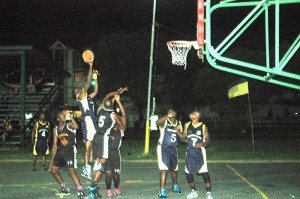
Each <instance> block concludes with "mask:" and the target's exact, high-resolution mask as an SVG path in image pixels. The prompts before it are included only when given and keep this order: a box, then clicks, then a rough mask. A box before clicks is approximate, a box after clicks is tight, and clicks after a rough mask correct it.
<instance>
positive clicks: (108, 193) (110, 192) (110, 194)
mask: <svg viewBox="0 0 300 199" xmlns="http://www.w3.org/2000/svg"><path fill="white" fill-rule="evenodd" d="M106 195H107V197H108V198H111V197H112V196H113V192H112V191H111V190H110V189H109V190H107V191H106Z"/></svg>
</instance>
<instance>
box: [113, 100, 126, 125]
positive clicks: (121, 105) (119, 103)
mask: <svg viewBox="0 0 300 199" xmlns="http://www.w3.org/2000/svg"><path fill="white" fill-rule="evenodd" d="M114 99H115V100H116V102H117V103H118V105H119V108H120V111H121V114H122V117H121V121H122V123H123V124H124V126H125V128H126V125H127V117H126V112H125V109H124V106H123V104H122V102H121V99H120V95H115V96H114Z"/></svg>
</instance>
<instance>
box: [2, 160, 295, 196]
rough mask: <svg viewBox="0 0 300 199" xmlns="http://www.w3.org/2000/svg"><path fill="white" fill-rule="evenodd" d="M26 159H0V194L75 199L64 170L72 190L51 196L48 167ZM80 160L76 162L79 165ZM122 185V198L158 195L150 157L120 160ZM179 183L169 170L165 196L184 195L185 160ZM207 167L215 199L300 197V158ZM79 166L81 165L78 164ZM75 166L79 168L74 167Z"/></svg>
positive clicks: (198, 181) (200, 187)
mask: <svg viewBox="0 0 300 199" xmlns="http://www.w3.org/2000/svg"><path fill="white" fill-rule="evenodd" d="M31 164H32V162H31V161H25V162H20V161H15V162H14V161H12V162H9V161H4V162H3V161H2V162H1V166H0V179H1V181H0V198H1V199H8V198H14V199H19V198H20V199H21V198H22V199H23V198H66V199H68V198H70V199H71V198H77V195H76V194H77V191H76V189H75V186H74V183H73V182H72V180H71V178H70V177H69V176H68V172H67V171H63V172H62V174H63V178H64V179H65V181H66V183H67V185H68V186H69V187H70V189H71V195H69V196H64V197H62V196H56V192H58V191H59V186H58V184H57V183H56V182H55V181H54V178H53V177H52V175H51V174H50V173H48V171H42V170H41V168H39V167H37V171H36V172H32V171H31ZM82 164H83V163H82V162H81V163H80V165H79V166H81V165H82ZM122 166H123V167H122V174H121V176H122V177H121V190H122V191H123V196H122V197H123V198H130V199H138V198H144V199H149V198H154V199H155V198H158V197H157V193H158V190H159V172H158V167H157V163H156V162H155V161H149V162H147V161H138V162H126V161H125V162H123V165H122ZM179 166H180V167H179V169H180V170H179V186H180V188H181V191H182V194H181V195H176V194H175V193H172V192H171V181H170V175H169V176H168V181H167V186H166V188H167V192H168V198H178V199H181V198H182V199H183V198H186V195H187V194H188V193H189V187H188V184H187V181H186V178H185V175H184V163H183V162H181V163H180V165H179ZM208 166H209V172H210V175H211V179H212V185H213V196H214V198H215V199H227V198H239V199H260V198H275V199H284V198H300V189H299V187H300V162H273V163H263V162H261V163H259V162H257V163H247V162H244V163H243V162H239V163H238V162H236V163H234V162H232V163H231V162H209V165H208ZM80 168H81V167H80ZM79 171H80V169H79ZM81 180H82V183H83V186H84V187H87V186H89V180H86V179H84V178H81ZM195 180H196V188H197V189H198V191H199V192H200V194H199V197H198V198H206V197H205V188H204V184H203V180H202V177H201V178H200V177H198V176H195ZM99 187H100V194H101V195H102V196H103V198H106V197H105V194H106V192H105V185H104V180H103V179H101V181H100V183H99Z"/></svg>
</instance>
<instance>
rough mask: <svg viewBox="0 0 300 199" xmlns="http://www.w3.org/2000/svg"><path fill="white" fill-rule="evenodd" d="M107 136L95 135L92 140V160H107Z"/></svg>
mask: <svg viewBox="0 0 300 199" xmlns="http://www.w3.org/2000/svg"><path fill="white" fill-rule="evenodd" d="M108 143H109V136H107V135H103V134H100V133H96V134H95V136H94V140H93V156H94V158H100V159H108V153H109V147H108V146H109V144H108Z"/></svg>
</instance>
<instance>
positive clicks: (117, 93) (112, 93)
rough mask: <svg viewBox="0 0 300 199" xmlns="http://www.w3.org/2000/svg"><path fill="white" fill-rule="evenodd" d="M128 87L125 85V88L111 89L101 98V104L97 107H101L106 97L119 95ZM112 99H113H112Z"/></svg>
mask: <svg viewBox="0 0 300 199" xmlns="http://www.w3.org/2000/svg"><path fill="white" fill-rule="evenodd" d="M127 90H128V89H127V87H125V88H122V87H121V88H119V89H118V90H117V91H113V92H110V93H108V94H107V95H105V97H104V98H103V100H102V102H101V104H100V105H99V108H101V107H103V106H104V101H105V100H107V99H109V98H112V97H114V96H115V95H120V94H123V93H124V92H125V91H127ZM113 100H114V99H113ZM112 103H114V102H112Z"/></svg>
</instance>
